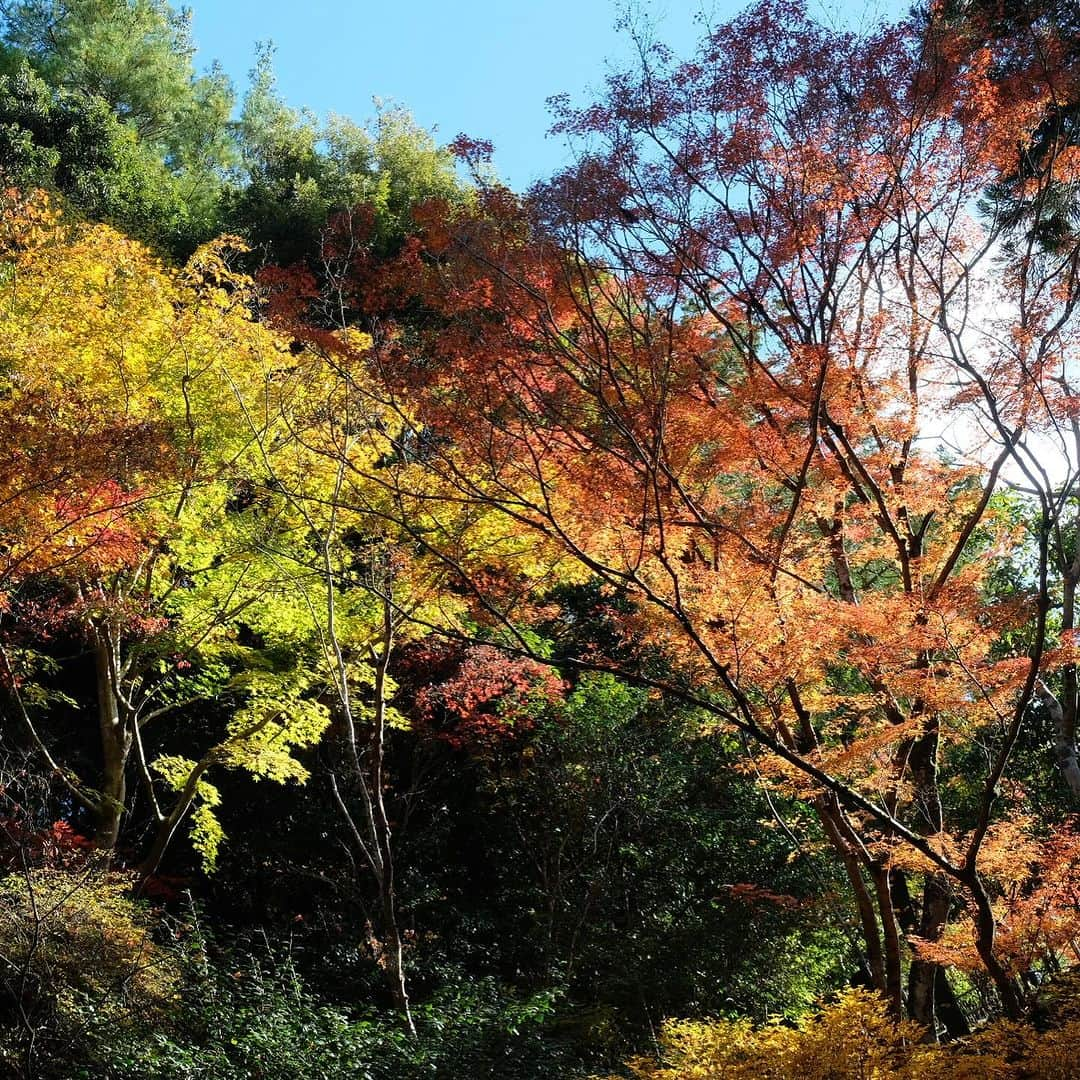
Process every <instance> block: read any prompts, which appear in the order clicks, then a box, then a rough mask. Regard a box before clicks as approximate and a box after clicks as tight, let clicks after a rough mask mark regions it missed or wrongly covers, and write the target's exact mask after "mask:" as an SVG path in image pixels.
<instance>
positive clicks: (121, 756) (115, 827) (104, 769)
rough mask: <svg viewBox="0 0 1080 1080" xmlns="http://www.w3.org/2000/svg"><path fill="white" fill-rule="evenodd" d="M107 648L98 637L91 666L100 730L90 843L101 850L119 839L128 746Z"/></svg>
mask: <svg viewBox="0 0 1080 1080" xmlns="http://www.w3.org/2000/svg"><path fill="white" fill-rule="evenodd" d="M110 649H111V645H110V641H109V638H108V637H107V636H105V635H99V636H98V640H97V642H96V644H95V647H94V667H95V671H96V675H97V697H98V725H99V728H100V731H101V755H102V766H101V776H102V783H101V799H100V801H99V803H98V807H97V821H96V823H95V826H94V843H95V844H97V846H98V847H99V848H101V849H102V850H104V851H114V850H115V848H116V844H117V841H118V840H119V838H120V823H121V821H122V820H123V816H124V809H125V806H126V803H127V764H128V758H129V757H130V755H131V744H132V739H131V732H130V730H129V728H128V725H127V724H126V723H125V721H124V717H123V715H122V713H121V708H120V701H119V698H118V697H117V694H116V687H115V683H114V672H115V670H116V665H115V663H114V662H113V660H114V658H113V656H112V655H111V652H110Z"/></svg>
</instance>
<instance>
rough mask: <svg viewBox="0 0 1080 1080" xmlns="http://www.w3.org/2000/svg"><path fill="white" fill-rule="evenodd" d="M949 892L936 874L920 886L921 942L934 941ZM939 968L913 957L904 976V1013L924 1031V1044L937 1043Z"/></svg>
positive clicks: (942, 925)
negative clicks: (905, 986) (906, 1006)
mask: <svg viewBox="0 0 1080 1080" xmlns="http://www.w3.org/2000/svg"><path fill="white" fill-rule="evenodd" d="M951 904H952V889H951V888H950V887H949V882H948V880H947V879H946V878H945V877H944V876H942V875H940V874H930V875H928V876H927V878H926V884H925V885H924V886H923V902H922V915H921V917H920V919H919V937H920V938H923V939H924V940H925V941H937V940H938V939H939V938H940V937H941V934H942V931H943V930H944V929H945V924H946V923H947V922H948V919H949V907H950V906H951ZM940 970H941V965H940V964H935V963H933V962H932V961H929V960H921V959H919V956H918V954H917V953H916V956H915V958H914V959H913V960H912V961H911V971H910V973H909V975H908V1012H909V1014H910V1015H911V1019H912V1020H914V1021H916V1023H919V1024H921V1025H922V1026H923V1027H924V1028H925V1029H926V1038H927V1041H936V1040H937V1008H936V1002H937V994H936V991H937V983H938V972H939V971H940Z"/></svg>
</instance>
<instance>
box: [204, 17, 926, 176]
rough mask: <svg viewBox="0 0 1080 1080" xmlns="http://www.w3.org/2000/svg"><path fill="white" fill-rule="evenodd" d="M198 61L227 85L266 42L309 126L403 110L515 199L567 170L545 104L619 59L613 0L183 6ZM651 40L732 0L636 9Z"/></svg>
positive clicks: (684, 44)
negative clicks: (218, 71) (311, 120)
mask: <svg viewBox="0 0 1080 1080" xmlns="http://www.w3.org/2000/svg"><path fill="white" fill-rule="evenodd" d="M187 2H188V4H189V6H191V8H192V11H193V18H194V36H195V40H196V43H197V44H198V46H199V55H198V59H197V63H198V65H199V66H200V67H203V66H205V65H207V64H209V63H210V61H212V60H215V59H216V60H219V61H220V62H221V63H222V65H223V66H224V68H225V70H226V71H227V72H228V74H229V75H230V76H232V78H233V80H234V81H235V82H236V84H237V86H238V87H241V88H242V87H243V86H244V85H245V84H246V76H247V73H248V71H249V70H250V69H251V66H252V64H253V61H254V57H255V43H256V42H257V41H272V42H273V43H274V45H275V46H276V49H277V51H276V57H275V68H276V71H277V74H278V81H279V86H280V89H281V92H282V94H283V96H284V97H285V99H286V100H287V101H288V102H289V104H291V105H306V106H308V107H309V108H311V109H313V110H314V111H315V112H316V113H317V114H319V115H320V116H325V115H326V113H328V112H336V113H340V114H342V115H345V116H349V117H352V118H353V119H354V120H357V121H363V120H366V119H368V118H369V117H370V116H371V115H372V113H373V111H374V110H373V105H372V100H373V99H374V98H383V99H388V100H392V101H394V102H396V103H397V104H400V105H403V106H405V107H406V108H408V109H409V110H410V111H411V112H412V113H413V115H414V116H415V117H416V119H417V121H418V122H419V123H420V124H421V125H422V126H423V127H425V128H429V129H434V130H435V134H436V138H437V139H438V140H439V141H440V142H449V141H450V140H451V139H453V138H454V136H455V135H457V134H458V133H459V132H465V133H467V134H469V135H472V136H475V137H477V138H483V139H490V140H491V141H492V142H494V143H495V165H496V168H497V170H498V172H499V175H500V176H501V177H502V178H503V179H504V180H506V181H507V182H508V183H509V184H510V185H511V186H512V187H514V188H517V189H519V190H522V189H524V188H525V187H527V186H528V185H529V184H530V183H531V182H532V181H534V180H537V179H540V178H541V177H543V176H546V175H547V174H549V173H550V172H552V171H553V170H554V169H555V168H557V167H558V166H559V165H560V163H561V162H562V161H563V160H564V153H563V149H562V146H561V144H560V143H559V141H558V140H556V139H554V138H550V137H546V132H547V129H548V127H549V126H550V118H549V116H548V112H547V109H546V106H545V102H546V100H547V99H548V98H549V97H550V96H551V95H553V94H557V93H561V92H566V93H569V94H570V95H571V97H572V99H573V100H575V101H578V102H584V101H587V100H588V98H589V94H588V91H589V88H590V87H594V88H595V87H599V86H600V85H601V84H602V82H603V77H604V72H605V70H606V68H605V63H606V62H613V63H614V64H615V65H616V66H618V63H619V61H620V60H621V59H624V58H626V57H627V56H628V49H629V42H628V39H627V37H626V35H625V34H620V33H619V32H618V31H617V30H616V28H615V23H616V19H617V15H618V12H619V10H620V9H621V7H622V6H623V5H622V4H619V3H618V2H617V0H404V2H401V0H399V2H398V3H396V4H395V3H394V2H393V0H187ZM635 2H636V7H637V8H638V9H639V10H643V11H644V12H646V13H647V14H648V16H649V17H650V18H651V19H652V21H653V22H654V23H655V24H656V25H657V27H658V34H657V36H658V37H659V38H660V39H661V40H663V41H665V42H666V43H667V44H669V45H671V46H672V47H673V48H675V49H676V51H677V52H679V53H681V54H687V53H689V52H690V51H691V50H692V48H693V45H694V42H695V41H696V40H697V38H698V36H699V35H700V33H701V31H702V25H701V20H702V18H704V17H707V18H708V20H709V21H710V22H713V23H716V22H723V21H725V20H726V19H728V18H730V17H731V16H732V15H734V14H736V13H737V12H738V11H739V10H741V9H742V8H743V7H744V6H745V4H744V3H742V2H740V0H635ZM906 6H907V5H906V4H905V3H903V2H901V0H816V2H815V0H810V10H811V11H814V12H815V13H817V14H819V16H820V17H822V18H824V19H825V20H827V21H830V22H834V23H841V24H847V25H851V26H859V25H865V24H867V23H872V22H874V21H876V20H877V19H879V18H882V17H889V16H891V15H895V14H897V13H898V12H899V13H902V12H903V11H904V10H906Z"/></svg>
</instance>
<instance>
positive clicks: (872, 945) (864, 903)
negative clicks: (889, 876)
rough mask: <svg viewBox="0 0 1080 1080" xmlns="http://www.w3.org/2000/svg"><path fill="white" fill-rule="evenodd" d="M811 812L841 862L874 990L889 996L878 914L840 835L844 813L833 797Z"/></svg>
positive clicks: (820, 801)
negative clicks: (857, 919) (815, 811)
mask: <svg viewBox="0 0 1080 1080" xmlns="http://www.w3.org/2000/svg"><path fill="white" fill-rule="evenodd" d="M814 808H815V809H816V810H817V812H818V817H819V818H820V820H821V824H822V827H823V828H824V829H825V835H826V836H827V837H828V838H829V842H830V843H831V844H832V846H833V848H834V850H835V851H836V853H837V854H838V855H839V856H840V861H841V862H842V863H843V864H844V870H845V871H846V872H847V876H848V881H849V882H850V884H851V891H852V893H853V894H854V896H855V908H856V910H857V911H858V913H859V924H860V927H861V929H862V935H863V944H864V945H865V947H866V962H867V966H868V967H869V969H870V976H871V978H872V979H873V983H874V989H875V990H878V991H880V992H881V993H883V994H887V993H888V988H887V982H888V980H887V977H886V973H885V956H884V953H883V952H882V948H881V932H880V929H879V927H878V919H877V913H876V912H875V910H874V901H873V899H872V898H871V896H870V892H869V890H868V889H867V887H866V882H865V881H864V880H863V875H862V867H861V865H860V863H859V858H858V856H857V855H856V853H855V849H854V846H853V844H852V843H851V842H850V841H849V840H848V839H846V838H845V836H844V835H843V828H842V826H841V823H840V816H841V815H842V813H843V811H842V810H841V808H840V805H839V803H838V802H837V801H836V798H835V796H830V795H822V796H820V797H819V798H818V799H816V800H815V803H814Z"/></svg>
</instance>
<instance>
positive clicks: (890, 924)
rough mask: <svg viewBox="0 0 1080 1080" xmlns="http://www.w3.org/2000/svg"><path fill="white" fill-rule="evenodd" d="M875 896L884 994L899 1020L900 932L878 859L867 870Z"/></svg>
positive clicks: (901, 1011) (901, 1000) (901, 1001)
mask: <svg viewBox="0 0 1080 1080" xmlns="http://www.w3.org/2000/svg"><path fill="white" fill-rule="evenodd" d="M870 875H871V877H872V878H873V881H874V891H875V894H876V896H877V904H878V913H879V915H880V917H881V931H882V940H883V942H884V962H885V997H886V998H887V999H888V1002H889V1010H890V1011H891V1012H892V1014H893V1016H894V1017H895V1018H896V1019H897V1020H899V1019H901V1018H902V1017H903V1015H904V992H903V968H902V965H901V962H900V932H899V929H898V928H897V925H896V911H895V908H894V905H893V897H892V890H891V888H890V885H889V871H888V870H887V869H886V868H885V866H884V865H883V864H882V863H880V862H878V863H875V864H874V865H873V866H872V867H871V869H870Z"/></svg>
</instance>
